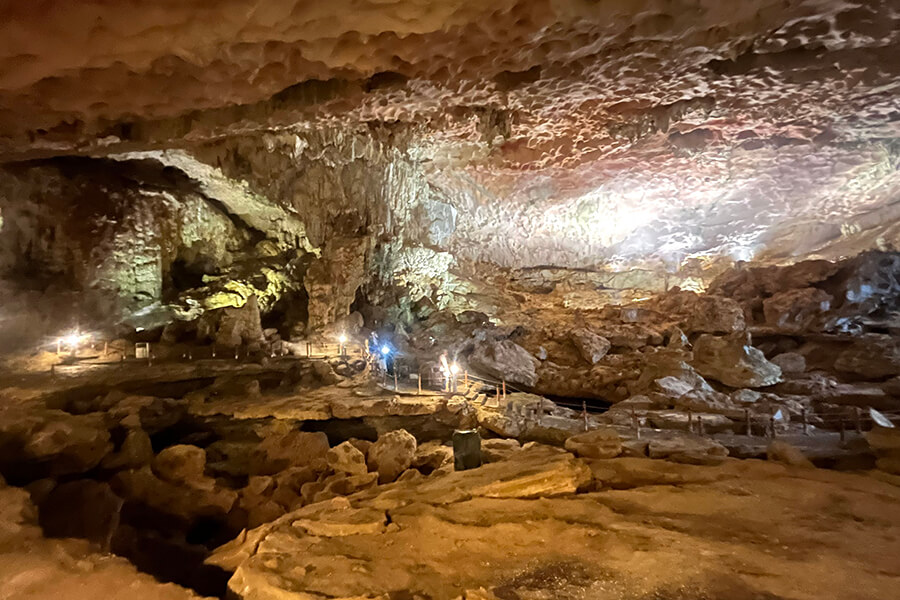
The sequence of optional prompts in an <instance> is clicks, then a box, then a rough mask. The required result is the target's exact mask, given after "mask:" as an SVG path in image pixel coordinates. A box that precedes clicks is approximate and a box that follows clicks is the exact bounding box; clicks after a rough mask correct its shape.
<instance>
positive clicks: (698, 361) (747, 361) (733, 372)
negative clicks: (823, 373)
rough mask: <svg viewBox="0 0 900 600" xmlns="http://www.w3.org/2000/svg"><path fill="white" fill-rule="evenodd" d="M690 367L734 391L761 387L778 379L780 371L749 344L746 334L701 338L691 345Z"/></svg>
mask: <svg viewBox="0 0 900 600" xmlns="http://www.w3.org/2000/svg"><path fill="white" fill-rule="evenodd" d="M692 364H693V365H694V368H696V369H697V371H699V372H700V374H701V375H703V376H704V377H710V378H712V379H715V380H717V381H720V382H722V383H724V384H725V385H728V386H731V387H736V388H755V387H764V386H769V385H774V384H776V383H778V382H779V381H781V380H782V374H781V368H780V367H778V365H775V364H773V363H771V362H769V361H768V360H766V357H765V355H763V353H762V352H761V351H760V350H758V349H757V348H754V347H753V346H751V345H750V335H749V334H747V333H736V334H732V335H728V336H724V337H717V336H713V335H708V334H704V335H701V336H700V337H699V338H698V339H697V341H696V342H695V343H694V360H693V363H692Z"/></svg>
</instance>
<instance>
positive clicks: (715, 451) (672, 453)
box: [647, 434, 728, 465]
mask: <svg viewBox="0 0 900 600" xmlns="http://www.w3.org/2000/svg"><path fill="white" fill-rule="evenodd" d="M647 454H648V455H649V456H650V458H664V459H666V460H670V461H672V462H677V463H685V464H690V465H715V464H718V463H720V462H722V461H723V460H725V459H726V458H727V457H728V449H727V448H725V446H723V445H722V444H719V443H718V442H715V441H713V440H711V439H709V438H705V437H700V436H698V435H689V434H678V435H674V434H669V435H666V436H663V437H655V438H653V439H651V440H650V442H649V444H648V446H647Z"/></svg>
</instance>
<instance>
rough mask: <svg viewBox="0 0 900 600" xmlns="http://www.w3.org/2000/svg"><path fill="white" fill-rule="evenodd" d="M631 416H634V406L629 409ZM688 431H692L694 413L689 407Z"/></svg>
mask: <svg viewBox="0 0 900 600" xmlns="http://www.w3.org/2000/svg"><path fill="white" fill-rule="evenodd" d="M631 413H632V416H634V408H632V409H631ZM688 433H694V413H693V412H692V411H691V409H688Z"/></svg>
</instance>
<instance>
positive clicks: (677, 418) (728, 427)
mask: <svg viewBox="0 0 900 600" xmlns="http://www.w3.org/2000/svg"><path fill="white" fill-rule="evenodd" d="M692 410H693V409H692ZM647 418H648V419H649V420H650V423H651V424H652V425H653V426H654V427H655V428H657V429H676V430H679V431H690V430H691V428H693V429H694V430H695V431H698V432H699V431H700V422H701V421H702V422H703V431H704V432H706V433H718V432H722V431H733V430H734V421H732V420H731V419H729V418H728V417H726V416H724V415H721V414H716V413H707V414H704V413H694V414H690V413H688V412H686V411H676V410H663V411H658V412H651V413H649V414H648V415H647Z"/></svg>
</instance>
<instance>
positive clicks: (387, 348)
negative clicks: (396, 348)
mask: <svg viewBox="0 0 900 600" xmlns="http://www.w3.org/2000/svg"><path fill="white" fill-rule="evenodd" d="M381 353H382V354H384V355H385V356H387V355H388V354H390V353H391V348H390V346H388V345H387V344H385V345H384V346H382V347H381Z"/></svg>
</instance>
